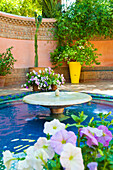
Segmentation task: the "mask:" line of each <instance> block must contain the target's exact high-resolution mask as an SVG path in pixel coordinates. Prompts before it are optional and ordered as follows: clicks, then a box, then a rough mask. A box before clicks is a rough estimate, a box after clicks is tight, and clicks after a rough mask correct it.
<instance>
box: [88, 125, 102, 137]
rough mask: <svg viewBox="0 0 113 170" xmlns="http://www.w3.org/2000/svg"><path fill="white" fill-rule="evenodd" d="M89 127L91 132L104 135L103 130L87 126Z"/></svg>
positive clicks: (99, 135)
mask: <svg viewBox="0 0 113 170" xmlns="http://www.w3.org/2000/svg"><path fill="white" fill-rule="evenodd" d="M87 129H88V130H89V131H90V132H91V133H94V134H96V136H98V137H101V136H102V135H103V130H100V129H97V128H92V127H90V126H88V127H87Z"/></svg>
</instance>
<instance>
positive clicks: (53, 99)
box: [23, 92, 92, 114]
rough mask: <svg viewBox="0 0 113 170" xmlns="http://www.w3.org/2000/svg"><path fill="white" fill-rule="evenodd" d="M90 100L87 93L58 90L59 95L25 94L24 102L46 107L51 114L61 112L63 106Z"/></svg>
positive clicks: (47, 93) (48, 93)
mask: <svg viewBox="0 0 113 170" xmlns="http://www.w3.org/2000/svg"><path fill="white" fill-rule="evenodd" d="M90 100H92V97H91V96H90V95H88V94H84V93H78V92H60V94H59V96H56V95H55V92H42V93H36V94H31V95H28V96H25V97H24V98H23V101H24V102H25V103H29V104H33V105H40V106H44V107H48V108H50V110H51V113H52V114H59V113H63V110H64V108H65V107H68V106H72V105H75V104H81V103H85V102H88V101H90Z"/></svg>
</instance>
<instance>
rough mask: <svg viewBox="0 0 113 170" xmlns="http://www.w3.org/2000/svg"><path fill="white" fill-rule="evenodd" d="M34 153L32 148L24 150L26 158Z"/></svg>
mask: <svg viewBox="0 0 113 170" xmlns="http://www.w3.org/2000/svg"><path fill="white" fill-rule="evenodd" d="M34 152H35V148H34V146H30V147H29V148H27V149H26V154H27V155H28V156H30V155H34Z"/></svg>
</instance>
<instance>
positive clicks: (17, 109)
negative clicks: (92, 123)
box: [0, 99, 113, 152]
mask: <svg viewBox="0 0 113 170" xmlns="http://www.w3.org/2000/svg"><path fill="white" fill-rule="evenodd" d="M81 111H84V113H85V114H86V115H88V118H87V119H86V122H88V120H89V119H90V118H91V117H92V116H93V117H95V119H97V114H98V113H101V112H102V113H108V112H109V111H111V112H112V115H113V103H112V102H110V101H109V100H107V101H106V100H103V99H102V100H100V99H93V100H92V102H91V103H90V104H89V103H85V104H79V105H75V106H72V107H68V108H66V109H65V114H69V115H70V114H71V113H73V114H78V112H81ZM37 115H38V118H36V116H37ZM49 115H50V110H49V109H48V108H44V107H42V106H36V105H29V104H26V103H23V102H22V100H19V99H18V100H14V101H12V102H10V101H9V100H7V101H6V102H5V103H4V104H3V103H2V104H0V152H2V150H5V149H10V150H11V151H14V152H16V151H17V152H20V151H22V150H24V149H26V148H27V147H28V146H29V145H33V144H34V143H35V142H36V140H37V139H38V137H40V136H45V134H44V133H43V127H44V123H45V121H47V120H46V119H47V117H48V116H49ZM45 118H46V119H45ZM110 119H112V117H111V116H109V120H110ZM63 122H64V123H74V122H73V120H72V119H71V118H69V119H67V120H64V121H63ZM70 130H73V131H75V133H76V129H75V127H71V128H70Z"/></svg>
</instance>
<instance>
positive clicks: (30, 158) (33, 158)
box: [26, 146, 43, 170]
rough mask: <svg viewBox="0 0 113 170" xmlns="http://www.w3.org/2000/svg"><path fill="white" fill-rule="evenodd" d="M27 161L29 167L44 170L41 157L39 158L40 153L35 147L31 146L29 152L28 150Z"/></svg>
mask: <svg viewBox="0 0 113 170" xmlns="http://www.w3.org/2000/svg"><path fill="white" fill-rule="evenodd" d="M26 154H27V156H26V161H27V163H28V165H29V167H33V169H36V170H37V169H38V170H42V168H43V166H42V164H43V162H42V160H41V159H40V157H39V156H38V153H37V152H36V148H35V147H34V146H30V147H29V148H28V149H27V150H26Z"/></svg>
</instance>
